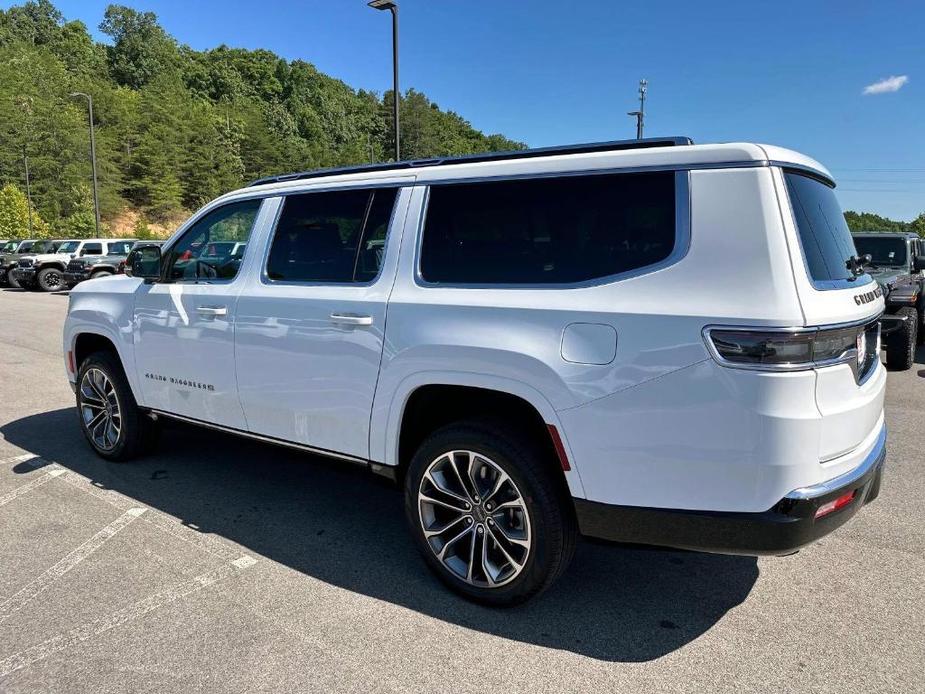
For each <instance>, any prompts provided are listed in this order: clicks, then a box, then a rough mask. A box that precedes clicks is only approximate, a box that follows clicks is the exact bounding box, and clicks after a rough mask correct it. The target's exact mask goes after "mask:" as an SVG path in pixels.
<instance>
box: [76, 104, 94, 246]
mask: <svg viewBox="0 0 925 694" xmlns="http://www.w3.org/2000/svg"><path fill="white" fill-rule="evenodd" d="M71 96H72V97H75V96H82V97H83V98H85V99H86V100H87V107H88V108H89V110H90V165H91V167H92V168H93V214H94V216H95V218H96V237H97V238H99V236H100V194H99V186H98V185H97V182H96V138H95V136H94V134H93V97H92V96H90V95H89V94H85V93H83V92H74V93H73V94H71Z"/></svg>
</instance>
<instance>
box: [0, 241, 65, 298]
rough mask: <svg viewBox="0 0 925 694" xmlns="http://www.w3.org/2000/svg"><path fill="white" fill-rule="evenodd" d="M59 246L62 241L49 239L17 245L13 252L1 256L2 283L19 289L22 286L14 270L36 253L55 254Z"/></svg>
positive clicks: (0, 273)
mask: <svg viewBox="0 0 925 694" xmlns="http://www.w3.org/2000/svg"><path fill="white" fill-rule="evenodd" d="M14 243H16V242H14ZM59 245H61V241H52V240H49V239H27V240H25V241H20V242H18V243H16V246H15V247H14V248H13V249H12V250H10V251H8V252H5V253H3V254H2V255H0V283H3V284H6V285H7V286H10V287H13V288H15V289H18V288H19V286H20V285H19V282H18V281H17V279H16V277H15V273H14V272H13V270H14V269H15V268H17V267H18V263H19V261H20V260H21V259H23V258H27V257H31V256H32V255H34V254H36V253H54V252H55V251H56V250H57V248H58V246H59Z"/></svg>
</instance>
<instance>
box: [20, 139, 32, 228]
mask: <svg viewBox="0 0 925 694" xmlns="http://www.w3.org/2000/svg"><path fill="white" fill-rule="evenodd" d="M22 163H23V166H24V167H25V168H26V204H27V205H28V206H29V237H30V238H31V237H32V187H31V184H30V183H29V156H28V155H27V154H26V146H25V145H23V148H22Z"/></svg>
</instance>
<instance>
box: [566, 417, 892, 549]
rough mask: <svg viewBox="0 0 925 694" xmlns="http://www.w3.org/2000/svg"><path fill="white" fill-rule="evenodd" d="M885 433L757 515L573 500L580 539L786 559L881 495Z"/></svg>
mask: <svg viewBox="0 0 925 694" xmlns="http://www.w3.org/2000/svg"><path fill="white" fill-rule="evenodd" d="M885 457H886V429H885V428H884V429H882V430H881V432H880V435H879V437H878V439H877V443H876V445H875V446H874V448H873V449H872V450H871V452H870V453H869V454H868V456H867V457H866V458H865V459H864V461H863V462H862V463H861V464H860V465H858V466H857V467H856V468H854V469H853V470H850V471H849V472H847V473H845V474H843V475H840V476H839V477H835V478H833V479H831V480H828V481H826V482H823V483H821V484H817V485H813V486H811V487H804V488H801V489H795V490H793V491H792V492H790V493H789V494H787V495H786V496H785V497H784V498H783V499H781V500H780V501H778V502H777V503H776V504H774V506H773V507H772V508H770V509H769V510H767V511H763V512H759V513H743V512H723V511H717V512H714V511H685V510H675V509H660V508H642V507H638V506H615V505H610V504H602V503H598V502H595V501H587V500H584V499H575V510H576V513H577V516H578V524H579V527H580V529H581V533H582V534H583V535H587V536H590V537H598V538H601V539H604V540H611V541H615V542H630V543H638V544H646V545H660V546H665V547H675V548H679V549H691V550H700V551H706V552H720V553H727V554H750V555H761V554H788V553H790V552H793V551H795V550H797V549H799V548H800V547H803V546H805V545H808V544H810V543H811V542H814V541H815V540H817V539H819V538H820V537H822V536H824V535H827V534H828V533H830V532H832V531H833V530H835V529H836V528H838V527H839V526H841V525H842V524H844V523H845V522H846V521H848V520H849V519H850V518H851V517H852V516H854V514H855V513H857V512H858V510H860V508H861V507H862V506H864V505H865V504H867V503H869V502H871V501H873V500H874V499H876V498H877V496H878V494H879V493H880V480H881V477H882V474H883V465H884V459H885ZM850 492H854V497H853V499H852V500H851V502H850V503H848V504H847V505H845V506H843V507H842V508H840V509H838V510H837V511H834V512H832V513H829V514H828V515H825V516H822V517H821V518H818V519H817V518H816V517H815V515H816V511H817V509H819V507H820V506H822V505H823V504H826V503H828V502H830V501H834V500H835V499H838V498H839V497H842V496H844V495H845V494H848V493H850Z"/></svg>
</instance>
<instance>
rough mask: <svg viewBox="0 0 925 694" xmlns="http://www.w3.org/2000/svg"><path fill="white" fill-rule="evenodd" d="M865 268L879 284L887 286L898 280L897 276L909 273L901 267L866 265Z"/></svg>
mask: <svg viewBox="0 0 925 694" xmlns="http://www.w3.org/2000/svg"><path fill="white" fill-rule="evenodd" d="M864 270H865V271H866V272H867V274H868V275H870V276H871V277H873V278H874V280H876V282H877V284H879V285H880V286H881V287H884V288H886V287H887V286H889V285H891V284H893V283H895V282H896V280H897V278H899V277H901V276H903V275H905V274H907V272H906V269H905V268H901V267H869V266H868V267H866V268H864Z"/></svg>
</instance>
